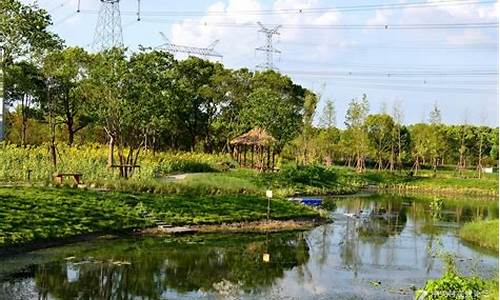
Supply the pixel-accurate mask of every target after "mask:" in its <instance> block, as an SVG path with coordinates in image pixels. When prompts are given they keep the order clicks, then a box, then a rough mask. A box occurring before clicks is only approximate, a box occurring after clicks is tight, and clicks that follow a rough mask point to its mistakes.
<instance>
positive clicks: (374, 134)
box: [365, 114, 395, 171]
mask: <svg viewBox="0 0 500 300" xmlns="http://www.w3.org/2000/svg"><path fill="white" fill-rule="evenodd" d="M394 126H395V125H394V120H393V119H392V117H391V116H389V115H387V114H375V115H369V116H368V117H367V118H366V120H365V127H366V131H367V134H368V141H369V143H370V148H371V150H372V153H373V157H374V158H375V159H376V167H377V168H378V170H379V171H380V170H381V169H382V168H383V167H384V162H385V161H388V160H390V159H391V158H392V153H393V152H392V145H393V132H394Z"/></svg>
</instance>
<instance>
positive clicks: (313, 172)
mask: <svg viewBox="0 0 500 300" xmlns="http://www.w3.org/2000/svg"><path fill="white" fill-rule="evenodd" d="M336 179H337V176H336V174H335V172H334V171H333V169H330V168H325V167H323V166H320V165H303V166H299V165H296V164H293V163H290V164H286V165H284V166H283V168H282V170H281V172H280V173H279V180H280V181H281V182H283V183H293V184H304V185H310V186H316V187H322V186H326V185H328V184H329V183H332V182H335V181H336Z"/></svg>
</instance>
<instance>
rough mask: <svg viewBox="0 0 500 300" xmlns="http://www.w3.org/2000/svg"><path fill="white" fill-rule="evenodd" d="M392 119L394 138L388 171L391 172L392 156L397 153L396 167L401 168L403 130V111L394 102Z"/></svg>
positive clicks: (397, 103) (399, 104)
mask: <svg viewBox="0 0 500 300" xmlns="http://www.w3.org/2000/svg"><path fill="white" fill-rule="evenodd" d="M392 118H393V120H394V122H395V126H394V138H393V143H392V146H391V147H392V151H391V166H390V169H391V171H392V170H393V164H394V157H393V155H394V154H395V153H397V167H398V168H399V169H401V166H402V150H403V149H402V146H403V139H402V131H401V130H402V128H403V125H402V123H403V118H404V115H403V110H402V109H401V102H399V101H396V102H394V106H393V108H392Z"/></svg>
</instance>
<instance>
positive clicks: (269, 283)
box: [0, 195, 498, 299]
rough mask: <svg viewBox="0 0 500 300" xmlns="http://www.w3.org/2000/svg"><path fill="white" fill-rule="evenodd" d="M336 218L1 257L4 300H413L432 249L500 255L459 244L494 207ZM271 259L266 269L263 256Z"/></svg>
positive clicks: (397, 208) (432, 267) (380, 211)
mask: <svg viewBox="0 0 500 300" xmlns="http://www.w3.org/2000/svg"><path fill="white" fill-rule="evenodd" d="M331 214H332V215H333V217H334V219H335V221H334V222H333V223H331V224H326V225H322V226H319V227H316V228H315V229H313V230H310V231H305V232H289V233H278V234H231V235H229V234H228V235H221V234H217V235H216V234H209V235H191V236H181V237H141V238H134V237H129V238H120V239H112V240H109V239H107V240H105V239H102V240H94V241H89V242H82V243H77V244H72V245H67V246H62V247H57V248H51V249H45V250H38V251H34V252H30V253H26V254H21V255H16V256H11V257H4V258H0V299H34V298H38V299H75V298H82V299H130V298H135V297H136V298H140V299H193V298H203V299H221V298H234V299H241V298H243V299H263V298H265V299H332V298H333V299H412V298H413V289H414V288H413V287H420V286H422V285H423V283H424V282H425V281H426V279H428V278H431V277H439V276H440V275H441V272H442V267H443V266H442V263H441V261H440V259H439V257H437V256H436V255H435V252H433V251H430V249H434V250H441V251H449V252H452V253H454V254H455V255H457V264H458V266H459V268H460V269H461V270H462V271H464V272H466V273H471V272H474V273H477V274H480V275H482V276H493V275H494V274H495V273H497V272H498V255H497V254H496V253H491V252H487V251H483V250H481V249H478V248H475V247H472V246H470V245H467V244H466V243H463V242H462V241H460V239H459V238H458V237H457V234H458V229H459V227H460V225H461V224H463V222H466V221H470V220H476V219H485V218H498V204H497V202H496V201H479V200H470V201H459V200H457V201H448V202H445V204H444V207H442V209H441V210H440V211H439V212H438V213H435V214H434V218H433V217H432V216H431V215H432V214H431V212H430V211H429V201H428V200H425V199H420V198H415V197H400V196H391V195H375V196H371V197H360V198H357V197H353V198H343V199H338V200H337V201H336V207H334V209H333V210H332V211H331ZM264 253H268V254H269V255H270V260H269V262H264V261H263V254H264Z"/></svg>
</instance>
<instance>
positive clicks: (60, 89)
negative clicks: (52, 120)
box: [43, 47, 91, 145]
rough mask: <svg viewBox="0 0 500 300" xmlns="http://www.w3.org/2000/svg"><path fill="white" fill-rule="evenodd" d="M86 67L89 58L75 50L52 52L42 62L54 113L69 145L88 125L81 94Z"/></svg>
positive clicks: (85, 101)
mask: <svg viewBox="0 0 500 300" xmlns="http://www.w3.org/2000/svg"><path fill="white" fill-rule="evenodd" d="M89 64H90V56H89V54H88V53H87V52H85V50H83V49H82V48H79V47H70V48H65V49H63V50H54V51H52V52H50V53H49V54H48V55H47V56H46V57H45V59H44V61H43V71H44V74H45V76H46V77H49V78H52V83H53V89H52V97H53V101H54V103H55V105H54V109H55V112H54V113H55V115H56V117H58V118H60V119H62V120H63V121H62V122H63V123H64V124H65V125H66V128H67V132H68V144H69V145H72V144H73V142H74V137H75V134H76V133H77V132H78V131H80V130H81V129H83V128H84V127H85V126H87V125H88V124H89V123H90V121H91V120H90V118H89V117H88V115H87V114H86V113H85V108H86V106H87V97H86V93H85V91H84V90H83V83H84V81H85V80H86V77H87V76H88V68H89Z"/></svg>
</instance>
